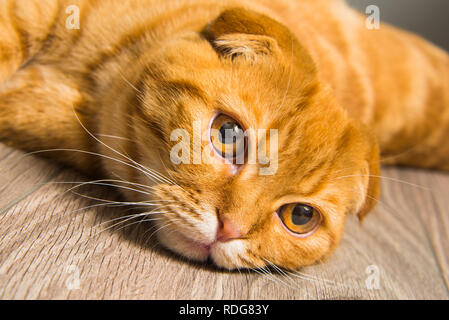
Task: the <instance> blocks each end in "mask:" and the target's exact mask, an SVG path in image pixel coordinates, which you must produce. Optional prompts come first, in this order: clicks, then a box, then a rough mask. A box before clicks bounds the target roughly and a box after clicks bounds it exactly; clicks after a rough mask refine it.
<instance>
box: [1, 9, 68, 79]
mask: <svg viewBox="0 0 449 320" xmlns="http://www.w3.org/2000/svg"><path fill="white" fill-rule="evenodd" d="M60 5H61V4H60V3H59V1H58V0H46V1H39V0H0V85H1V84H2V83H3V82H5V81H6V80H7V79H9V78H10V77H11V76H12V75H13V74H14V73H15V72H16V71H17V70H18V69H19V68H20V67H21V66H22V65H23V64H24V63H26V62H27V61H29V60H30V59H32V57H33V56H34V55H35V54H36V53H37V52H38V51H39V50H40V49H41V48H42V45H43V44H44V42H45V40H46V39H47V38H49V36H50V34H51V31H52V28H53V27H54V26H55V24H56V21H57V14H58V12H59V6H60Z"/></svg>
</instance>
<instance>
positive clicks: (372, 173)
mask: <svg viewBox="0 0 449 320" xmlns="http://www.w3.org/2000/svg"><path fill="white" fill-rule="evenodd" d="M368 141H369V146H370V149H369V151H368V152H367V160H366V161H367V166H366V170H365V171H366V172H365V173H364V176H366V177H367V186H366V193H365V202H364V204H363V206H362V208H361V209H360V210H359V213H358V217H359V220H360V221H363V219H364V218H365V216H366V215H367V214H368V213H369V212H370V211H371V210H372V209H373V208H374V207H375V206H376V204H377V199H378V198H379V196H380V161H379V158H380V156H379V146H378V143H377V139H376V138H375V137H374V135H372V134H370V133H369V134H368Z"/></svg>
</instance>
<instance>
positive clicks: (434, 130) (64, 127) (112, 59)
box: [0, 0, 449, 269]
mask: <svg viewBox="0 0 449 320" xmlns="http://www.w3.org/2000/svg"><path fill="white" fill-rule="evenodd" d="M77 10H79V21H80V28H79V29H77V28H76V27H75V28H72V27H71V26H73V25H75V26H76V23H75V24H73V23H72V24H71V23H70V21H71V20H68V19H75V18H76V14H77V12H78V11H77ZM73 14H75V16H72V17H71V15H73ZM365 19H366V17H364V16H363V15H361V14H358V13H356V12H355V11H353V10H352V9H350V8H348V7H347V6H346V4H345V3H344V2H343V1H339V0H335V1H327V0H313V1H312V0H296V1H294V0H282V1H276V2H273V1H268V0H267V1H266V0H255V1H248V2H246V1H245V2H233V1H201V0H195V1H193V0H173V1H157V0H139V1H138V0H135V1H118V0H97V1H82V0H80V1H64V0H59V1H57V0H47V1H31V0H22V1H21V0H17V1H13V0H11V1H10V0H0V34H1V39H2V40H0V139H1V140H2V141H4V142H5V143H7V144H9V145H11V146H14V147H18V148H21V149H24V150H27V151H39V150H46V149H57V150H54V151H53V152H48V155H51V156H53V157H55V158H56V159H58V160H59V161H62V162H64V163H66V164H68V165H71V166H74V167H76V168H78V169H79V170H81V171H83V172H85V173H88V174H93V175H100V176H105V177H108V178H110V179H117V177H118V178H120V179H122V180H124V181H127V182H129V183H134V184H139V185H145V186H147V185H148V186H150V187H151V188H153V189H152V190H154V194H153V195H152V196H151V199H155V201H158V202H159V204H160V208H161V211H159V215H160V217H159V218H160V220H159V221H157V222H156V225H157V226H158V227H159V228H160V229H161V231H159V232H158V237H159V240H160V241H161V242H162V243H163V244H164V245H165V246H166V247H168V248H170V249H171V250H173V251H175V252H178V253H179V254H181V255H184V256H186V257H188V258H191V259H195V260H205V259H207V258H208V257H211V258H212V260H213V261H214V262H215V263H216V264H217V265H219V266H222V267H225V268H229V269H232V268H239V267H262V266H265V265H267V264H269V263H273V264H276V265H279V266H281V267H284V268H290V269H295V268H298V267H300V266H303V265H307V264H311V263H314V262H317V261H320V260H322V259H324V258H325V257H327V256H328V255H329V253H330V252H332V250H333V249H334V248H335V247H336V246H337V244H338V242H339V240H340V238H341V235H342V232H343V226H344V220H345V217H346V216H347V215H348V214H351V213H358V214H359V216H360V217H362V218H363V217H364V216H365V215H366V213H368V212H369V211H370V210H371V209H372V207H373V206H374V205H375V202H376V198H377V197H378V194H379V181H378V180H379V179H378V176H379V148H378V145H379V146H380V150H381V152H382V154H383V155H385V157H386V159H387V160H389V162H390V163H395V164H403V165H413V166H418V167H424V168H439V169H445V170H447V169H449V161H448V160H449V142H448V141H447V139H446V137H447V136H448V135H449V58H448V55H447V54H446V53H445V52H443V51H442V50H441V49H438V48H437V47H435V46H433V45H432V44H429V43H428V42H426V41H425V40H422V39H420V38H419V37H417V36H414V35H412V34H409V33H406V32H403V31H400V30H397V29H395V28H393V27H390V26H387V25H381V27H380V29H379V30H369V29H367V28H366V25H365ZM72 22H73V21H72ZM220 117H224V118H225V119H227V120H226V121H227V122H224V123H232V121H233V120H232V119H235V122H234V125H235V126H239V127H240V126H241V127H242V128H245V129H249V128H252V129H267V130H269V129H276V130H278V131H279V134H278V142H277V143H278V145H279V152H278V155H277V156H278V161H279V164H278V168H277V170H276V172H275V173H274V174H272V175H266V176H261V175H260V174H259V170H258V169H260V167H261V165H260V164H249V163H245V164H244V165H236V164H234V163H229V162H226V161H224V160H223V159H221V158H220V156H217V154H216V150H215V151H214V150H211V149H213V148H212V147H211V141H212V140H211V139H210V138H207V137H206V138H205V139H203V140H202V141H201V142H200V143H199V144H201V145H197V146H196V147H197V148H199V150H201V153H202V156H203V158H204V159H202V160H204V161H205V162H206V163H201V164H184V163H182V164H174V163H173V161H171V160H170V151H171V150H172V149H173V147H174V146H175V145H176V143H177V141H176V140H174V139H172V137H171V134H172V133H173V132H174V130H177V129H180V128H181V129H184V130H186V132H189V133H191V132H193V131H194V130H195V129H194V125H195V123H200V127H199V131H200V133H201V135H202V136H205V135H207V134H208V132H209V130H210V126H211V124H212V125H213V124H214V123H215V121H216V120H217V118H218V119H220ZM230 119H231V120H230ZM247 139H248V140H250V141H253V140H254V141H259V140H258V139H259V138H258V137H255V136H248V137H247ZM245 141H246V140H245ZM276 141H277V140H276ZM268 142H269V143H270V144H273V143H274V139H273V138H272V137H271V136H270V137H269V138H268ZM189 146H190V143H189ZM192 147H193V149H195V143H193V146H192ZM63 149H64V150H63ZM76 150H77V151H76ZM214 152H215V153H214ZM192 157H193V155H192ZM125 195H126V196H127V197H128V198H129V199H131V200H133V201H148V200H149V197H148V196H147V195H142V193H136V192H133V191H132V190H128V191H125ZM173 202H174V203H175V204H176V205H171V204H170V203H173ZM290 204H301V206H300V207H297V206H296V207H293V209H289V208H290V207H289V206H290ZM298 208H299V209H298ZM310 208H312V209H313V210H314V211H313V213H311V212H310V211H307V210H312V209H310ZM289 210H290V211H289ZM298 210H299V211H298ZM301 210H302V211H301ZM298 212H300V213H298ZM293 213H295V214H302V215H303V216H302V217H303V218H304V217H306V216H307V215H308V217H309V218H310V217H312V218H311V219H309V220H307V223H309V222H310V223H312V222H314V223H315V224H316V226H315V228H311V229H310V230H308V232H302V231H301V232H299V231H298V229H296V228H297V227H298V225H292V222H295V221H298V220H294V219H293V218H291V216H292V215H293ZM286 215H289V217H290V220H289V222H288V223H285V221H284V220H283V219H286V218H285V217H286ZM311 215H314V216H311ZM315 216H316V217H317V218H313V217H315ZM301 223H302V222H301ZM304 225H305V224H304V223H303V224H302V225H299V226H301V227H304ZM164 228H165V231H163V230H162V229H164ZM301 230H305V229H301Z"/></svg>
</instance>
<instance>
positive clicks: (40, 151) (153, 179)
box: [25, 148, 173, 185]
mask: <svg viewBox="0 0 449 320" xmlns="http://www.w3.org/2000/svg"><path fill="white" fill-rule="evenodd" d="M61 151H64V152H79V153H84V154H89V155H93V156H98V157H103V158H105V159H108V160H112V161H116V162H119V163H121V164H124V165H126V166H129V167H131V168H134V169H136V170H138V171H140V172H141V173H143V174H144V175H145V176H147V177H148V178H150V180H152V181H154V182H156V183H161V182H164V183H166V181H163V180H158V179H157V178H154V177H152V176H151V175H150V174H149V173H148V172H146V171H144V170H143V169H141V168H139V167H136V166H134V165H132V164H130V163H127V162H125V161H122V160H120V159H117V158H113V157H110V156H106V155H103V154H100V153H96V152H91V151H85V150H79V149H65V148H59V149H45V150H37V151H32V152H28V153H26V154H25V156H27V155H33V154H39V153H45V152H61ZM169 184H170V185H173V183H172V182H170V183H169Z"/></svg>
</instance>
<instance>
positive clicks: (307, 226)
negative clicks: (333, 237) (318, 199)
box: [278, 203, 322, 236]
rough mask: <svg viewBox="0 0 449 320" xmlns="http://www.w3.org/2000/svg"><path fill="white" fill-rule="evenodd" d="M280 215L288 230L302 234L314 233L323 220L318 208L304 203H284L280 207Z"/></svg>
mask: <svg viewBox="0 0 449 320" xmlns="http://www.w3.org/2000/svg"><path fill="white" fill-rule="evenodd" d="M278 215H279V217H280V218H281V221H282V223H283V224H284V226H285V227H286V228H287V229H288V230H290V231H291V232H293V233H295V234H298V235H302V236H305V235H310V234H311V233H313V232H314V231H315V230H316V229H317V228H318V227H319V225H320V224H321V220H322V216H321V213H320V212H319V211H318V210H317V209H315V208H314V207H312V206H310V205H307V204H302V203H291V204H287V205H284V206H282V207H281V208H279V210H278Z"/></svg>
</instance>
